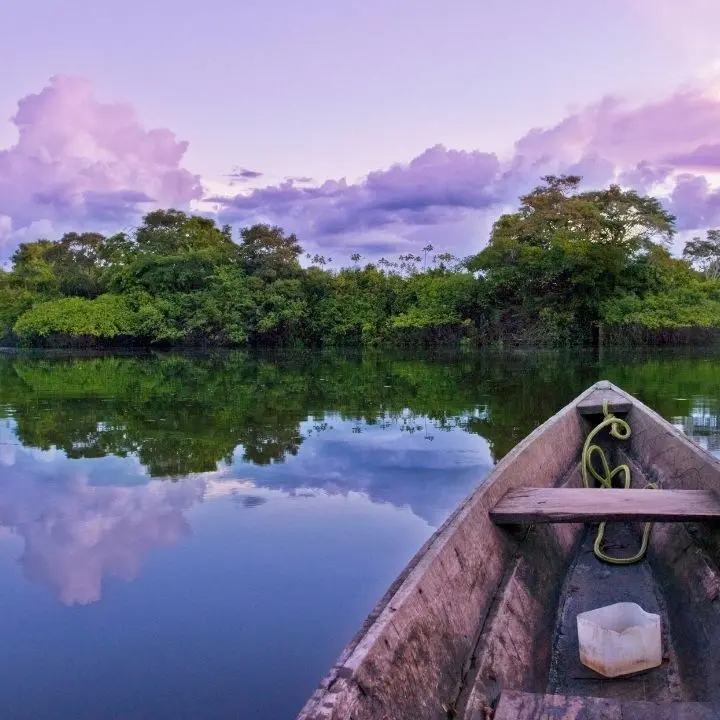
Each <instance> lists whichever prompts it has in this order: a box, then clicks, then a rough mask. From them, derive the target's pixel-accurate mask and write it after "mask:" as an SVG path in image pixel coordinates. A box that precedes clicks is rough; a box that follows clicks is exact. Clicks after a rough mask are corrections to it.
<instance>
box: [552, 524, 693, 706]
mask: <svg viewBox="0 0 720 720" xmlns="http://www.w3.org/2000/svg"><path fill="white" fill-rule="evenodd" d="M636 526H637V527H641V526H640V525H639V524H636ZM596 527H597V526H590V527H588V528H587V531H586V532H585V536H584V539H583V542H582V544H581V546H580V548H579V551H578V553H577V555H576V558H575V561H574V563H573V565H572V566H571V568H570V572H569V573H568V575H567V577H566V580H565V586H564V588H563V591H562V595H561V598H560V606H559V613H558V619H557V624H556V626H555V637H554V638H553V647H552V659H551V662H550V673H549V682H548V688H547V691H548V693H551V694H558V695H583V696H592V697H599V698H615V699H622V700H653V701H655V702H675V701H679V700H682V699H683V696H682V687H681V682H680V676H679V673H678V663H677V658H676V657H675V653H674V651H673V647H672V642H671V638H670V637H669V634H668V625H669V623H668V617H667V612H666V610H665V607H664V603H663V600H662V593H661V592H660V588H657V587H656V585H655V578H654V576H653V573H652V570H651V569H650V567H649V565H648V562H647V560H642V561H640V562H638V563H635V564H632V565H610V564H608V563H604V562H602V561H600V560H598V559H597V557H595V554H594V553H593V542H594V540H595V529H596ZM639 546H640V533H639V532H638V531H636V529H635V527H633V526H632V525H630V524H629V523H618V524H616V523H608V525H607V527H606V531H605V542H604V549H605V552H607V553H609V554H611V555H613V556H617V557H630V556H631V555H633V554H634V553H635V552H636V551H637V549H638V547H639ZM618 602H634V603H637V604H638V605H640V607H642V608H643V610H645V611H646V612H650V613H655V614H656V615H660V618H661V626H662V630H663V664H662V665H661V666H660V667H657V668H653V669H652V670H646V671H644V672H639V673H635V674H633V675H628V676H623V677H617V678H610V679H607V678H604V677H603V676H602V675H600V674H598V673H596V672H595V671H594V670H591V669H590V668H588V667H586V666H585V665H583V664H582V663H581V662H580V648H579V643H578V631H577V616H578V613H582V612H585V611H587V610H593V609H595V608H598V607H602V606H605V605H612V604H614V603H618Z"/></svg>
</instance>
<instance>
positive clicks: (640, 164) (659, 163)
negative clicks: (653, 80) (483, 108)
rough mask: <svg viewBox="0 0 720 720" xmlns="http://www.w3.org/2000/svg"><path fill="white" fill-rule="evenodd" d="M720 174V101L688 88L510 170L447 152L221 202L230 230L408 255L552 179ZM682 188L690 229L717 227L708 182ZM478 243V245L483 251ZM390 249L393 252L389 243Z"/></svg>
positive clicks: (584, 121)
mask: <svg viewBox="0 0 720 720" xmlns="http://www.w3.org/2000/svg"><path fill="white" fill-rule="evenodd" d="M716 167H720V100H719V99H718V98H716V97H713V96H712V95H710V94H708V93H705V92H702V91H701V90H700V89H697V88H684V89H681V90H679V91H677V92H676V93H674V94H672V95H671V96H669V97H667V98H664V99H660V100H657V101H655V102H651V103H648V104H645V105H642V106H639V107H632V106H630V105H627V104H626V103H624V102H622V101H621V100H620V99H619V98H615V97H609V98H605V99H603V100H601V101H600V102H598V103H596V104H594V105H592V106H589V107H587V108H584V109H582V110H580V111H578V112H575V113H573V114H571V115H569V116H568V117H566V118H564V119H563V120H561V121H560V122H558V123H557V124H556V125H554V126H552V127H549V128H533V129H532V130H530V131H529V132H528V133H526V134H525V135H524V136H523V137H522V138H520V139H519V140H518V141H517V142H516V143H515V145H514V148H513V152H512V154H511V155H510V157H509V158H507V159H505V160H501V159H499V158H498V156H496V155H495V154H494V153H485V152H480V151H470V152H468V151H461V150H452V149H447V148H445V147H443V146H441V145H438V146H435V147H432V148H429V149H428V150H426V151H425V152H423V153H421V154H420V155H419V156H417V157H416V158H414V159H413V160H411V161H410V162H409V163H407V164H397V165H394V166H392V167H391V168H389V169H388V170H377V171H375V172H371V173H370V174H369V175H368V176H367V177H366V178H364V179H363V180H362V181H361V182H358V183H348V182H346V181H345V180H344V179H343V180H338V181H326V182H325V183H322V184H319V185H315V186H309V187H308V186H304V187H298V186H297V185H296V184H294V183H292V182H285V183H281V184H279V185H275V186H268V187H264V188H258V189H255V190H253V191H251V192H246V193H240V194H238V195H236V196H235V197H231V198H213V200H215V201H216V202H217V203H218V204H219V206H220V217H221V218H222V219H224V220H228V221H231V222H232V221H235V222H238V221H239V222H246V221H251V220H258V219H260V220H269V221H273V222H279V223H281V224H286V225H288V226H289V227H290V228H291V229H293V230H296V231H298V232H300V233H302V234H305V235H309V236H311V237H314V238H315V239H316V240H317V241H318V243H319V244H321V245H323V244H324V245H328V246H340V247H341V246H343V245H344V244H345V243H344V242H343V237H346V238H348V239H349V240H350V242H352V243H353V244H357V242H358V239H357V234H358V233H362V232H367V231H369V230H373V231H377V230H378V229H382V230H383V231H385V232H386V233H393V232H394V233H395V235H396V238H397V241H396V243H397V247H398V248H401V247H402V244H403V243H402V238H403V237H408V235H409V234H410V233H411V232H413V231H414V230H415V229H417V228H419V227H422V226H428V225H435V226H443V227H444V228H447V227H448V226H449V225H451V224H453V223H455V222H458V221H461V220H466V219H467V218H468V217H473V216H474V217H476V218H479V217H480V215H487V214H488V213H489V214H495V215H497V214H498V213H499V212H501V211H503V210H505V209H506V208H507V207H508V206H512V205H515V204H516V202H517V197H518V195H519V194H521V193H523V192H526V191H527V190H529V189H530V188H531V187H532V186H534V185H536V184H537V183H538V182H539V180H540V177H541V176H542V175H544V174H560V173H572V174H578V175H582V176H583V178H584V181H585V184H586V186H595V187H597V186H603V185H606V184H608V183H610V182H613V181H615V182H620V183H621V184H624V185H625V186H628V187H633V188H635V189H637V190H639V191H641V192H651V191H652V190H653V189H656V188H657V186H658V185H659V184H661V183H666V182H667V181H668V180H671V178H672V177H673V175H674V174H675V173H678V172H684V171H686V170H687V169H696V170H701V171H702V170H713V169H715V168H716ZM700 180H702V181H703V182H705V185H702V183H701V182H700ZM674 183H675V191H673V192H672V194H671V196H670V197H667V198H666V199H665V201H666V204H668V206H671V207H672V209H673V210H674V211H676V212H677V213H678V219H679V227H680V228H695V227H700V225H698V223H700V224H703V223H706V222H717V213H716V210H715V205H716V196H717V193H715V192H714V191H713V190H712V189H711V188H710V187H709V185H708V184H707V181H705V180H704V178H702V177H701V176H699V179H696V180H693V181H692V183H691V182H690V180H689V179H688V178H687V177H678V178H677V179H676V180H675V181H674ZM477 224H478V222H476V223H475V225H476V226H477ZM466 225H467V223H466ZM469 227H472V225H469ZM445 232H446V231H445V229H443V234H445ZM478 241H479V238H477V237H472V238H468V242H473V243H474V244H475V245H477V243H478ZM385 244H386V245H392V242H388V241H387V238H386V241H385ZM460 244H462V243H460Z"/></svg>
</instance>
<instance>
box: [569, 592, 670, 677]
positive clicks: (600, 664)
mask: <svg viewBox="0 0 720 720" xmlns="http://www.w3.org/2000/svg"><path fill="white" fill-rule="evenodd" d="M577 628H578V638H579V640H580V662H582V664H583V665H586V666H587V667H589V668H591V669H592V670H594V671H595V672H597V673H600V674H601V675H604V676H605V677H617V676H618V675H627V674H629V673H635V672H639V671H640V670H648V669H649V668H654V667H657V666H658V665H660V664H662V633H661V630H660V616H659V615H653V614H652V613H648V612H645V611H644V610H643V609H642V608H641V607H640V606H639V605H638V604H636V603H633V602H622V603H616V604H615V605H607V606H605V607H601V608H597V610H590V611H589V612H584V613H580V614H579V615H578V616H577Z"/></svg>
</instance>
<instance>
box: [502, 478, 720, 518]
mask: <svg viewBox="0 0 720 720" xmlns="http://www.w3.org/2000/svg"><path fill="white" fill-rule="evenodd" d="M490 517H491V518H492V519H493V521H494V522H495V523H497V524H499V525H509V524H520V525H522V524H534V523H575V522H583V523H584V522H601V521H603V520H607V521H617V520H620V521H622V520H624V521H641V522H646V521H654V522H689V521H707V520H709V521H712V520H718V519H720V497H718V495H717V494H716V493H715V492H714V491H712V490H646V489H639V488H631V489H629V490H624V489H615V488H613V489H609V488H567V487H563V488H522V489H519V490H511V491H509V492H507V493H506V494H505V495H503V496H502V497H501V498H500V500H499V501H498V503H497V504H496V505H495V506H494V507H493V508H492V510H490Z"/></svg>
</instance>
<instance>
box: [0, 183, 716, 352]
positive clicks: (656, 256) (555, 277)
mask: <svg viewBox="0 0 720 720" xmlns="http://www.w3.org/2000/svg"><path fill="white" fill-rule="evenodd" d="M579 183H580V178H579V177H575V176H563V177H554V176H548V177H546V178H544V181H543V184H542V185H540V186H539V187H537V188H535V189H534V190H533V191H532V192H530V193H529V194H527V195H525V196H523V197H521V198H520V208H519V209H518V211H517V212H515V213H512V214H507V215H503V216H502V217H501V218H500V219H499V220H498V221H497V222H496V223H495V225H494V226H493V230H492V233H491V236H490V239H489V242H488V243H487V246H486V247H485V248H484V249H483V250H481V251H480V252H479V253H477V254H476V255H473V256H470V257H468V258H464V259H463V260H460V259H458V258H455V257H454V256H452V255H450V254H448V253H445V254H437V255H433V254H432V253H433V248H432V246H430V245H428V246H426V247H425V248H422V250H420V251H419V253H418V254H412V253H411V254H407V255H401V256H399V258H398V260H397V261H390V260H386V259H384V258H383V259H381V260H380V261H378V262H377V263H368V264H365V265H364V266H361V264H360V261H361V259H362V258H361V256H360V255H359V254H357V253H356V254H354V255H352V256H351V262H352V265H351V266H349V267H346V268H343V269H341V270H333V269H328V268H327V267H326V265H327V264H328V261H326V259H325V258H324V257H322V256H318V255H315V256H314V257H310V256H309V255H308V256H307V259H308V260H309V264H308V266H307V267H303V266H302V265H301V263H300V258H301V257H302V253H303V250H302V248H301V245H300V243H299V241H298V239H297V238H296V237H295V236H294V235H288V234H286V233H285V232H284V231H283V230H282V229H281V228H278V227H270V226H268V225H254V226H252V227H247V228H244V229H242V230H241V231H240V236H239V238H238V241H237V242H235V241H234V240H233V238H232V232H231V228H230V227H229V226H225V227H223V228H218V227H217V226H216V224H215V223H214V221H212V220H210V219H207V218H204V217H198V216H188V215H186V214H185V213H183V212H180V211H177V210H167V211H164V210H158V211H155V212H152V213H149V214H148V215H146V216H145V218H144V220H143V223H142V225H141V226H140V227H139V228H137V229H136V230H135V231H134V232H132V233H129V234H126V233H118V234H116V235H112V236H109V237H105V236H103V235H100V234H97V233H68V234H66V235H64V236H63V237H62V239H61V240H59V241H57V242H52V241H49V240H46V239H43V240H38V241H36V242H31V243H25V244H23V245H21V246H20V247H19V249H18V250H17V252H16V253H15V255H14V256H13V265H12V270H11V271H10V272H0V340H2V341H3V342H4V343H20V344H26V345H41V346H59V345H62V346H68V345H70V346H72V345H74V346H96V345H130V344H133V345H155V346H162V345H248V344H249V345H295V346H306V347H310V346H319V345H338V346H352V345H362V346H371V345H379V344H442V343H448V342H452V343H461V344H491V343H496V342H511V343H513V342H521V343H534V344H545V345H562V344H576V343H588V342H593V341H597V340H599V339H600V338H601V335H602V332H601V329H602V328H603V327H606V328H608V329H609V330H610V331H612V332H610V333H609V335H610V336H612V337H614V338H616V339H617V338H620V339H622V338H623V337H626V338H630V339H632V338H633V337H636V338H637V337H642V339H643V341H652V339H653V334H655V335H654V337H656V338H657V337H660V336H662V337H663V338H665V339H667V338H668V337H671V336H673V332H674V333H675V335H674V337H684V338H687V337H689V336H688V333H687V331H688V329H692V328H705V329H707V328H718V327H720V279H719V276H720V231H718V230H710V231H709V232H708V234H707V238H706V239H701V238H695V239H694V240H692V241H691V242H689V243H688V244H687V246H686V248H685V253H684V257H683V259H677V258H674V257H673V256H672V255H671V253H670V252H669V250H668V245H669V241H670V239H671V238H672V236H673V233H674V218H673V217H672V216H671V215H669V214H668V213H667V212H666V211H665V210H664V209H663V207H662V206H661V204H660V203H659V201H658V200H656V199H654V198H651V197H643V196H640V195H638V194H637V193H635V192H633V191H626V190H622V189H621V188H619V187H617V186H611V187H610V188H608V189H606V190H597V191H589V192H580V191H579V190H578V187H579ZM420 253H422V254H420ZM638 328H639V329H641V330H642V332H641V333H640V334H638ZM618 329H619V330H620V331H621V332H619V333H618ZM625 330H627V332H625ZM675 331H682V332H675ZM659 333H660V334H661V335H660V334H659ZM668 333H670V335H668ZM609 335H608V333H607V332H606V337H608V336H609Z"/></svg>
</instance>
